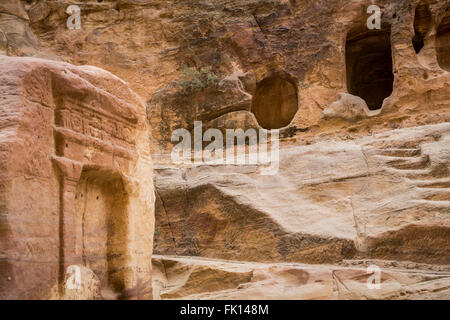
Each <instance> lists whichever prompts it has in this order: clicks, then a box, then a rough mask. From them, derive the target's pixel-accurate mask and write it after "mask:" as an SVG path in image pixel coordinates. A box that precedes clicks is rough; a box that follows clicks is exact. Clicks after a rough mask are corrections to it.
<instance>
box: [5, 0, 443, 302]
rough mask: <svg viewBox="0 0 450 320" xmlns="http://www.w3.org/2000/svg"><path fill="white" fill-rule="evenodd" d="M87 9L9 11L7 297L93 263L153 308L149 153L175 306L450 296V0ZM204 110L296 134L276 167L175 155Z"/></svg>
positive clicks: (42, 5) (109, 285)
mask: <svg viewBox="0 0 450 320" xmlns="http://www.w3.org/2000/svg"><path fill="white" fill-rule="evenodd" d="M71 4H73V2H72V1H70V0H23V1H19V0H14V1H7V2H5V1H3V2H2V3H1V4H0V55H1V56H0V66H1V69H0V70H1V71H0V87H1V88H2V93H0V95H1V96H2V97H3V99H2V100H0V106H1V108H2V110H3V111H2V114H1V117H2V119H3V123H4V125H3V126H1V132H0V152H1V155H0V165H1V166H2V169H1V171H0V174H1V177H0V187H1V190H0V196H1V197H3V198H2V199H3V200H1V205H2V208H4V209H2V213H1V216H0V239H1V242H0V298H10V297H23V298H45V297H49V296H51V297H62V296H63V292H61V291H64V290H63V289H61V288H62V287H63V285H62V282H63V277H64V272H65V271H64V270H65V268H66V267H67V266H68V265H74V264H76V265H86V266H88V267H89V268H90V269H92V271H93V272H94V273H95V275H96V276H97V277H98V278H99V281H100V288H101V293H102V296H103V298H107V299H109V298H114V299H115V298H129V299H133V298H148V297H150V296H151V293H150V292H149V291H151V285H150V276H149V274H150V257H151V241H152V239H151V238H152V236H153V235H152V228H153V218H152V211H151V210H152V209H151V208H150V207H151V204H152V202H153V201H154V197H153V185H152V181H151V172H152V168H151V167H152V165H151V164H150V162H149V159H148V153H149V152H151V154H152V157H153V159H155V161H156V162H157V166H156V168H157V169H156V174H155V184H156V191H157V195H156V233H155V251H156V252H157V253H159V254H161V255H163V256H160V257H156V258H155V259H154V266H155V269H156V273H157V274H158V276H157V277H156V278H155V280H154V281H155V296H156V297H161V298H183V297H189V298H248V297H250V298H258V297H267V298H271V299H274V298H296V299H300V298H376V299H378V298H387V299H390V298H419V299H422V298H444V299H448V294H449V293H448V274H441V273H439V272H440V271H442V270H441V268H443V269H444V271H445V272H448V265H449V264H450V253H449V246H448V244H449V243H450V235H449V230H450V229H449V223H450V219H449V213H450V199H449V194H450V193H449V188H450V184H449V179H450V176H449V172H450V171H449V163H450V162H449V157H450V155H449V153H450V151H449V140H450V138H449V135H450V133H449V130H450V129H449V122H450V113H449V110H450V109H449V105H450V73H449V71H450V60H449V52H450V41H449V39H450V9H449V8H450V1H449V0H396V1H391V0H381V1H377V5H379V6H380V8H381V10H382V13H383V14H382V24H381V29H380V30H372V31H369V30H368V29H367V27H366V21H367V18H368V17H369V15H368V14H367V11H366V10H367V7H368V6H369V5H371V4H373V1H371V0H357V1H350V0H320V1H317V0H306V1H296V0H289V1H288V0H239V1H230V0H201V1H197V0H195V1H193V0H186V1H178V0H170V1H165V0H164V1H163V0H156V1H155V0H152V1H147V0H120V1H106V0H105V1H84V2H81V3H79V5H80V8H81V29H80V30H68V29H67V27H66V21H67V18H68V14H67V13H66V9H67V7H68V6H69V5H71ZM3 55H7V56H21V57H22V56H33V57H44V58H46V59H53V60H55V61H57V60H60V61H65V62H67V63H71V64H72V65H69V64H65V63H62V62H49V61H48V60H47V61H43V60H36V59H31V58H6V57H5V56H3ZM86 64H89V65H93V66H96V67H97V68H95V67H87V66H81V67H75V66H74V65H86ZM99 68H101V69H104V70H108V72H107V71H104V70H101V69H99ZM109 72H112V73H113V74H115V75H117V76H118V77H120V79H123V81H122V80H120V79H119V78H116V77H115V76H112V75H111V74H110V73H109ZM124 81H126V83H125V82H124ZM132 90H133V91H132ZM133 92H136V94H138V95H139V97H138V96H137V95H136V94H135V93H133ZM86 110H89V111H88V112H87V111H86ZM78 112H81V114H78ZM75 113H77V115H75ZM105 115H106V116H107V118H108V119H113V123H115V124H112V123H110V122H108V121H104V118H103V116H105ZM196 120H198V121H203V127H204V129H205V130H206V129H207V128H218V129H220V130H222V131H224V130H225V129H237V128H240V129H244V130H245V129H248V128H256V129H258V128H261V127H264V128H266V129H270V128H281V130H280V136H281V141H280V146H281V151H280V154H281V161H280V169H279V172H278V174H277V175H275V176H262V175H260V172H261V167H260V166H256V165H255V166H224V165H196V166H189V165H184V166H177V165H173V164H172V163H171V159H170V151H171V149H172V142H171V135H172V133H173V130H175V129H178V128H184V129H187V130H189V131H192V129H193V125H194V121H196ZM146 122H148V123H149V124H150V126H149V127H147V126H146ZM86 123H87V124H86ZM148 140H150V142H148ZM80 141H81V142H80ZM50 159H52V160H50ZM61 190H62V191H61ZM144 208H145V210H146V211H145V210H144ZM66 210H69V214H66V213H65V212H66ZM124 212H125V213H124ZM71 213H73V215H71ZM86 213H93V214H92V215H90V214H87V215H86ZM123 213H124V214H123ZM70 217H77V218H76V219H75V218H73V219H72V220H71V218H70ZM97 217H98V219H97ZM67 219H68V220H67ZM105 226H108V227H105ZM66 227H67V228H66ZM66 251H67V252H66ZM167 255H179V256H191V257H190V258H177V257H167ZM61 256H64V259H63V260H61ZM205 257H207V258H209V259H204V258H205ZM219 259H226V260H227V261H225V262H223V261H218V260H219ZM348 259H363V260H362V261H366V260H367V259H379V260H377V262H376V264H381V265H383V268H385V269H386V271H383V274H384V275H385V276H386V278H385V279H384V280H383V286H382V288H383V289H382V290H381V291H376V292H374V291H370V292H367V290H366V286H365V281H366V278H367V275H366V274H365V269H364V268H359V267H356V268H355V267H350V266H346V265H345V263H344V261H345V260H348ZM231 260H233V261H234V262H232V261H231ZM239 261H241V262H239ZM352 261H356V260H352ZM391 261H392V263H395V264H397V265H399V266H402V268H403V267H405V268H408V271H407V272H406V271H404V270H397V269H395V270H392V269H391V266H390V265H389V264H390V263H391ZM299 263H310V264H315V265H314V266H312V265H310V266H305V265H299ZM161 264H163V265H164V264H165V266H164V268H165V270H166V271H167V272H168V274H169V273H170V274H171V275H170V276H167V275H166V276H164V275H162V271H161V270H162V269H161V268H162V267H161ZM290 264H292V265H290ZM294 264H295V265H294ZM325 264H326V265H325ZM386 264H388V265H386ZM423 264H426V265H428V266H429V268H428V267H426V266H424V265H423ZM44 266H45V267H44ZM424 268H425V269H426V271H424V270H423V269H424ZM430 268H431V270H432V271H430ZM362 269H364V270H362ZM434 269H438V271H439V270H440V271H439V272H437V271H436V270H434ZM435 271H436V272H435ZM160 273H161V274H160ZM255 274H256V276H255ZM261 274H263V275H261ZM218 279H226V281H220V280H218ZM292 283H294V284H295V285H294V286H293V285H292ZM160 286H163V287H164V286H166V288H162V289H161V288H160ZM55 287H56V291H57V293H56V294H54V292H55ZM30 288H32V289H30ZM265 288H273V290H272V291H273V294H271V293H270V291H271V289H268V290H267V291H266V289H265ZM330 288H331V289H330ZM50 292H51V293H50Z"/></svg>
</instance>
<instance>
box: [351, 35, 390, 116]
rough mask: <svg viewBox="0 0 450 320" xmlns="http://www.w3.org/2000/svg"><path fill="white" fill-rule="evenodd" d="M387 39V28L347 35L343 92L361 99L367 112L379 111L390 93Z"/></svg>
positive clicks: (388, 43) (388, 40)
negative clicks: (346, 91)
mask: <svg viewBox="0 0 450 320" xmlns="http://www.w3.org/2000/svg"><path fill="white" fill-rule="evenodd" d="M390 38H391V30H390V28H382V29H381V30H367V29H358V30H354V31H351V32H349V34H348V35H347V43H346V71H347V89H348V92H349V93H351V94H353V95H355V96H359V97H361V98H362V99H364V100H365V101H366V103H367V105H368V107H369V109H370V110H376V109H380V108H381V106H382V105H383V100H384V99H385V98H387V97H389V96H390V95H391V93H392V90H393V85H394V75H393V73H392V55H391V40H390Z"/></svg>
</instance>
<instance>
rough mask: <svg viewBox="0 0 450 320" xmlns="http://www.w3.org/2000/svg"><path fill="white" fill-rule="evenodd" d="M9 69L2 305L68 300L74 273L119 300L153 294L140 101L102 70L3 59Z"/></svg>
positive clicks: (1, 105) (0, 249)
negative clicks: (75, 268) (143, 289)
mask: <svg viewBox="0 0 450 320" xmlns="http://www.w3.org/2000/svg"><path fill="white" fill-rule="evenodd" d="M0 70H1V71H0V88H1V90H0V91H1V93H0V95H1V99H0V109H1V119H0V120H1V130H0V137H1V139H0V150H1V155H0V166H1V168H2V170H1V177H0V186H1V190H0V197H1V198H0V199H1V208H2V212H1V216H0V217H1V219H0V271H1V272H0V298H1V299H10V298H21V299H30V298H31V299H37V298H41V299H42V298H48V297H52V298H55V291H56V292H58V296H60V297H62V296H64V295H65V293H64V287H63V282H62V281H63V280H64V275H65V272H66V268H67V267H68V266H70V265H85V266H87V267H89V268H90V269H92V270H93V271H94V272H95V274H96V276H97V277H98V279H99V281H100V284H101V287H102V288H105V287H108V288H111V289H112V290H114V291H116V292H119V293H120V292H123V291H125V290H129V289H132V288H133V287H134V286H136V285H137V283H138V282H139V281H140V282H141V283H146V284H147V286H148V287H150V288H151V283H150V281H151V265H150V259H151V254H152V233H153V223H154V220H153V219H154V218H153V205H154V194H153V192H154V191H153V182H152V164H151V160H150V155H149V152H148V127H147V124H146V122H145V116H143V114H142V111H140V110H142V108H137V107H136V106H138V105H139V104H140V103H141V102H140V100H139V98H138V97H137V96H136V95H135V94H134V93H133V92H132V91H131V90H130V89H129V87H128V86H127V84H126V83H125V82H123V81H122V80H120V79H118V78H117V77H115V76H113V75H112V74H110V73H109V72H106V71H104V70H101V69H99V68H95V67H89V66H83V67H75V66H73V65H70V64H67V63H55V62H50V61H48V60H40V59H35V58H14V57H6V56H0ZM80 294H81V296H82V297H86V296H84V295H83V294H82V293H80ZM77 295H78V294H75V296H77ZM150 296H151V294H150ZM66 297H69V298H70V297H72V298H73V297H74V295H73V294H68V295H66ZM147 297H148V295H147Z"/></svg>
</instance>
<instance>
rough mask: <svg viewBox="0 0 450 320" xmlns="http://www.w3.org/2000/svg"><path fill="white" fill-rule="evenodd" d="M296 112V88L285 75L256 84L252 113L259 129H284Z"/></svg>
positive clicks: (273, 76)
mask: <svg viewBox="0 0 450 320" xmlns="http://www.w3.org/2000/svg"><path fill="white" fill-rule="evenodd" d="M297 110H298V95H297V86H296V85H295V82H294V81H293V80H291V79H290V78H289V77H288V76H287V75H285V74H275V75H272V76H269V77H267V78H265V79H263V80H262V81H261V82H259V83H258V85H257V87H256V91H255V94H254V96H253V100H252V112H253V114H254V115H255V118H256V120H257V121H258V123H259V125H260V126H261V127H263V128H264V129H280V128H283V127H286V126H287V125H289V123H291V121H292V119H293V118H294V116H295V114H296V113H297Z"/></svg>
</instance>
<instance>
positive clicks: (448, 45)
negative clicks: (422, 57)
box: [436, 11, 450, 71]
mask: <svg viewBox="0 0 450 320" xmlns="http://www.w3.org/2000/svg"><path fill="white" fill-rule="evenodd" d="M436 50H437V59H438V63H439V66H440V67H441V68H442V69H444V70H447V71H450V11H447V15H446V16H445V18H444V19H443V20H442V23H441V24H440V25H439V27H438V30H437V34H436Z"/></svg>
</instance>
